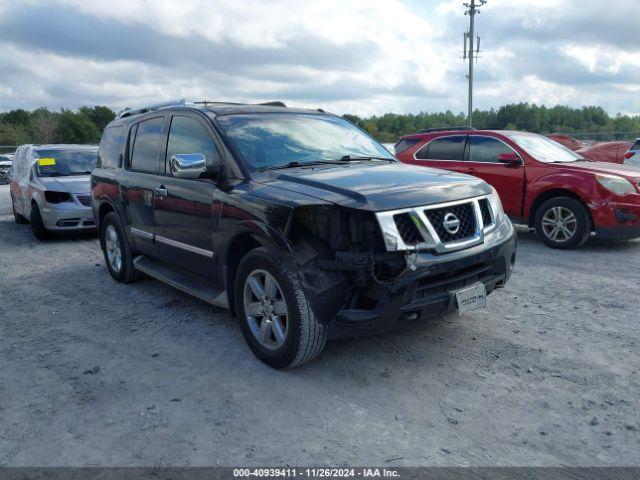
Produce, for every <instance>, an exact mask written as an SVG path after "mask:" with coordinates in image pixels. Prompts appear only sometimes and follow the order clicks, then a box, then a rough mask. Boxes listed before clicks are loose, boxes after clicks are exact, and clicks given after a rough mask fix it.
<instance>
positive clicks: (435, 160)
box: [411, 135, 467, 172]
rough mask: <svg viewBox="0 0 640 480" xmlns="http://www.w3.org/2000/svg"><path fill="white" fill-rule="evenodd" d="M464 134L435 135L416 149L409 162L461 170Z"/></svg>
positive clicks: (463, 167)
mask: <svg viewBox="0 0 640 480" xmlns="http://www.w3.org/2000/svg"><path fill="white" fill-rule="evenodd" d="M466 140H467V136H466V135H446V136H442V137H436V138H434V139H433V140H431V141H430V142H429V143H427V144H426V145H425V146H424V147H422V148H421V149H420V150H418V151H417V152H416V153H415V154H414V155H413V159H412V160H411V163H414V164H416V165H424V166H427V167H434V168H442V169H445V170H451V171H454V172H463V171H464V169H465V166H464V165H463V163H462V161H463V157H464V148H465V143H466Z"/></svg>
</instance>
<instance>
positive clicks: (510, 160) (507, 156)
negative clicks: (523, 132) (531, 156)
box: [498, 152, 522, 166]
mask: <svg viewBox="0 0 640 480" xmlns="http://www.w3.org/2000/svg"><path fill="white" fill-rule="evenodd" d="M498 162H500V163H505V164H507V165H512V166H516V165H522V159H521V158H520V157H519V156H518V154H517V153H514V152H510V153H501V154H500V155H498Z"/></svg>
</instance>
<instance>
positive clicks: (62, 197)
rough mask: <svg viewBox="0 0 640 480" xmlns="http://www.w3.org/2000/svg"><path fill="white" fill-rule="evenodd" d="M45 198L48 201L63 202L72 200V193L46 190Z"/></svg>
mask: <svg viewBox="0 0 640 480" xmlns="http://www.w3.org/2000/svg"><path fill="white" fill-rule="evenodd" d="M44 198H45V199H46V200H47V203H62V202H70V201H71V195H70V194H69V193H67V192H49V191H46V192H44Z"/></svg>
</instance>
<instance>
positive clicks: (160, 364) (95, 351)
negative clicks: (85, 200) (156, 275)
mask: <svg viewBox="0 0 640 480" xmlns="http://www.w3.org/2000/svg"><path fill="white" fill-rule="evenodd" d="M519 233H520V248H519V253H518V255H519V257H518V265H517V271H516V273H515V274H514V277H513V279H512V281H511V282H510V283H509V284H508V285H507V288H506V289H504V290H500V291H498V292H496V293H495V294H494V295H492V296H491V297H490V298H489V306H488V308H487V309H486V310H484V311H480V312H479V313H473V314H468V315H466V316H464V317H458V316H454V315H451V316H448V317H446V318H441V319H438V320H434V321H430V322H424V323H421V324H417V325H414V326H413V327H412V328H410V329H408V330H405V331H402V332H397V333H393V334H390V335H387V336H376V337H370V338H362V339H358V340H343V341H339V342H333V343H331V344H329V345H328V346H327V348H326V349H325V351H324V353H323V354H322V356H321V357H320V359H319V360H318V361H316V362H314V363H312V364H310V365H307V366H305V367H302V368H299V369H297V370H294V371H286V372H280V371H275V370H271V369H270V368H268V367H266V366H264V365H262V364H261V363H260V362H259V361H258V360H256V359H255V358H254V357H253V356H252V355H251V353H250V352H249V350H248V348H247V347H246V346H245V343H244V341H243V339H242V336H241V334H240V331H239V329H238V328H237V326H236V321H235V320H234V319H233V318H231V317H230V316H229V315H228V314H227V313H226V312H225V311H222V310H216V309H214V308H212V307H210V306H208V305H207V304H205V303H203V302H201V301H198V300H195V299H192V298H190V297H188V296H187V295H184V294H182V293H180V292H178V291H176V290H173V289H171V288H169V287H166V286H164V285H162V284H161V283H159V282H156V281H152V280H145V281H141V282H139V283H136V284H132V285H120V284H117V283H115V282H113V281H112V280H111V278H110V277H109V276H108V274H107V271H106V268H105V267H104V264H103V260H102V257H101V253H100V251H99V247H98V241H97V240H96V239H95V238H93V237H82V238H62V239H57V240H53V241H50V242H47V243H38V242H37V241H35V240H34V238H33V237H32V236H31V233H30V231H29V227H28V226H22V225H21V226H17V225H15V224H14V223H13V221H12V218H11V217H8V216H4V217H0V319H1V320H0V359H1V361H0V465H38V466H40V465H49V466H53V465H142V466H153V465H158V466H168V465H172V466H173V465H180V466H182V465H198V466H200V465H226V466H230V465H275V466H282V465H285V464H290V465H309V464H315V465H318V464H331V465H343V464H349V465H367V464H376V465H393V466H400V465H475V466H480V465H499V466H501V465H619V466H620V465H638V464H640V453H639V452H640V418H639V414H638V412H640V353H639V352H640V348H639V344H640V342H639V339H640V331H639V327H640V313H639V312H640V295H638V292H639V290H638V285H639V284H640V242H632V243H627V244H614V245H611V244H609V245H599V244H589V245H588V246H587V247H586V248H584V249H582V250H579V251H572V252H559V251H553V250H550V249H548V248H546V247H544V246H543V245H542V244H541V243H539V242H538V241H536V240H535V238H534V237H533V236H532V235H531V234H529V233H528V232H526V231H522V230H521V231H520V232H519Z"/></svg>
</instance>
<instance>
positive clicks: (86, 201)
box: [76, 195, 91, 207]
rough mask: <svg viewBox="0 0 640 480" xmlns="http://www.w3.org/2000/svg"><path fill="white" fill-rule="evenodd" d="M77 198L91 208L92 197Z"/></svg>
mask: <svg viewBox="0 0 640 480" xmlns="http://www.w3.org/2000/svg"><path fill="white" fill-rule="evenodd" d="M76 198H77V199H78V201H79V202H80V203H81V204H82V205H84V206H85V207H90V206H91V195H76Z"/></svg>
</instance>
